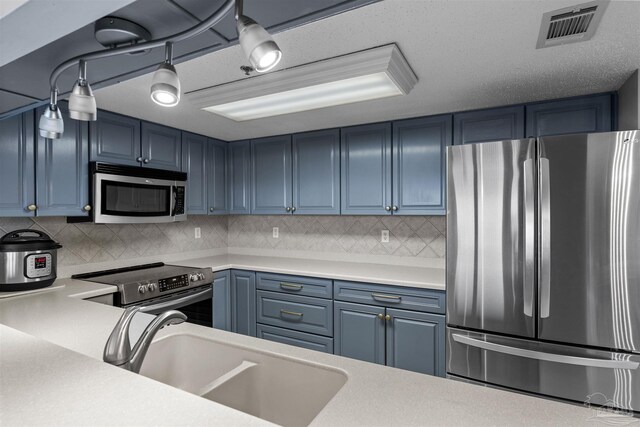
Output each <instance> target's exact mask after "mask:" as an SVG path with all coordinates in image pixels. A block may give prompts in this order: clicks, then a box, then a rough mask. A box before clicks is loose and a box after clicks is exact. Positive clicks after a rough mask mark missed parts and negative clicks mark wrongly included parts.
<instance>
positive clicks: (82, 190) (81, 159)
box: [36, 102, 91, 216]
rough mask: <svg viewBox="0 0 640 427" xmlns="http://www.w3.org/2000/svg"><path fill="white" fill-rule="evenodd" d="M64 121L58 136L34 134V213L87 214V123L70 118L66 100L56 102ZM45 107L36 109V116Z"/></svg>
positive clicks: (45, 214)
mask: <svg viewBox="0 0 640 427" xmlns="http://www.w3.org/2000/svg"><path fill="white" fill-rule="evenodd" d="M58 107H59V108H60V112H61V113H62V118H63V119H64V122H65V127H64V134H63V135H62V138H60V139H48V138H43V137H41V136H39V135H38V138H37V140H36V141H37V147H36V200H37V211H36V215H37V216H87V215H88V214H89V211H90V210H91V207H90V206H89V126H88V123H87V122H84V121H79V120H72V119H71V118H70V117H69V111H68V109H67V103H66V102H60V103H58ZM45 108H48V107H47V106H44V107H41V108H39V109H38V117H39V116H40V115H41V114H42V112H43V111H44V109H45Z"/></svg>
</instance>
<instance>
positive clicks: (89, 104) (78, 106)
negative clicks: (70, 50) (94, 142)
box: [69, 60, 98, 122]
mask: <svg viewBox="0 0 640 427" xmlns="http://www.w3.org/2000/svg"><path fill="white" fill-rule="evenodd" d="M69 116H70V117H71V118H72V119H75V120H82V121H85V122H88V121H94V120H96V118H97V116H98V110H97V107H96V99H95V98H94V96H93V91H92V90H91V86H89V83H88V82H87V63H86V62H85V61H83V60H80V64H79V72H78V80H77V81H76V83H75V84H74V85H73V89H72V91H71V95H70V96H69Z"/></svg>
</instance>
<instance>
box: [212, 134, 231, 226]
mask: <svg viewBox="0 0 640 427" xmlns="http://www.w3.org/2000/svg"><path fill="white" fill-rule="evenodd" d="M228 145H229V144H227V143H226V142H224V141H220V140H217V139H212V138H209V143H208V153H207V156H208V157H207V159H208V160H207V162H208V163H207V176H208V178H207V179H208V182H207V191H208V193H209V195H208V197H207V199H208V201H209V215H223V214H227V213H229V210H228V208H227V149H228Z"/></svg>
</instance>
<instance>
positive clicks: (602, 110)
mask: <svg viewBox="0 0 640 427" xmlns="http://www.w3.org/2000/svg"><path fill="white" fill-rule="evenodd" d="M612 102H613V96H612V95H611V94H605V95H598V96H593V95H592V96H584V97H579V98H571V99H562V100H557V101H545V102H538V103H535V104H529V105H527V106H526V111H527V135H526V136H527V137H535V136H549V135H562V134H568V133H592V132H610V131H611V130H613V117H612Z"/></svg>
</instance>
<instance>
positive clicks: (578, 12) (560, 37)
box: [536, 0, 609, 49]
mask: <svg viewBox="0 0 640 427" xmlns="http://www.w3.org/2000/svg"><path fill="white" fill-rule="evenodd" d="M608 3H609V2H608V1H607V0H600V1H591V2H589V3H583V4H579V5H577V6H571V7H565V8H563V9H558V10H554V11H551V12H547V13H545V14H544V15H542V25H540V35H539V36H538V44H537V45H536V48H537V49H540V48H543V47H549V46H558V45H561V44H565V43H576V42H582V41H585V40H589V39H590V38H591V37H593V35H594V34H595V32H596V28H597V27H598V24H599V23H600V19H601V18H602V14H603V13H604V10H605V8H606V7H607V4H608Z"/></svg>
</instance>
